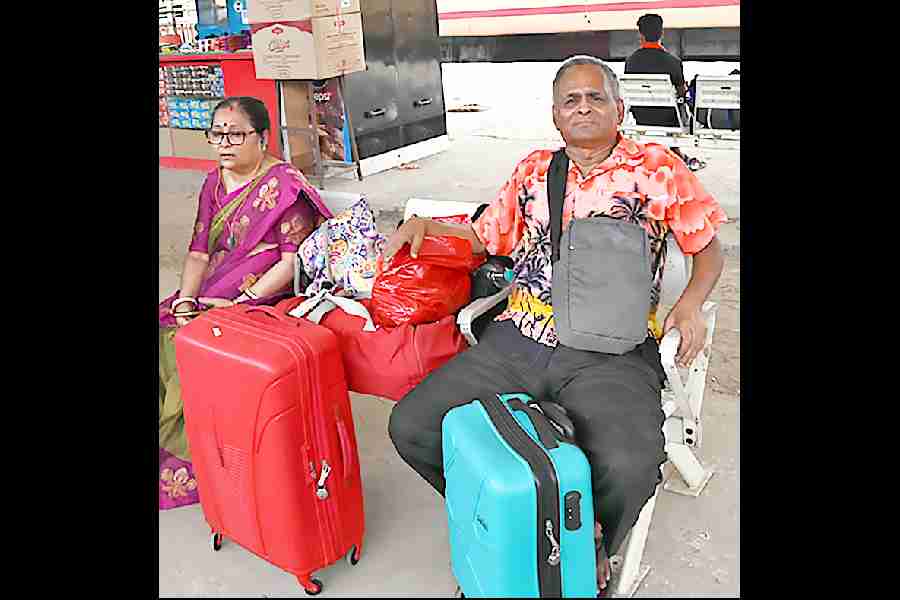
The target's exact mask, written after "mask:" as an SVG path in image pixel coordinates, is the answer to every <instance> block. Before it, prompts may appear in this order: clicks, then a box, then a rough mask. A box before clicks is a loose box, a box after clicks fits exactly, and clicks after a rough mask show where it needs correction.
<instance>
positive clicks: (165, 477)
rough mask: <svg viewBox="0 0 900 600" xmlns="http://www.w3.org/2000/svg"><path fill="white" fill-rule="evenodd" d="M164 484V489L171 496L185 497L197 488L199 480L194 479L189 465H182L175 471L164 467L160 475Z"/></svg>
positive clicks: (162, 486) (173, 497)
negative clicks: (190, 473) (189, 471)
mask: <svg viewBox="0 0 900 600" xmlns="http://www.w3.org/2000/svg"><path fill="white" fill-rule="evenodd" d="M159 479H160V481H161V482H162V485H161V486H160V487H161V488H162V491H164V492H166V493H167V494H168V495H169V498H172V499H175V498H183V497H185V496H187V495H188V492H192V491H194V490H196V489H197V480H196V479H192V478H191V477H190V475H188V470H187V467H181V468H180V469H178V470H177V471H175V472H174V473H173V472H172V469H168V468H167V469H163V471H162V473H161V474H160V477H159Z"/></svg>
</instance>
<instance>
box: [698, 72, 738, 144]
mask: <svg viewBox="0 0 900 600" xmlns="http://www.w3.org/2000/svg"><path fill="white" fill-rule="evenodd" d="M696 93H697V98H696V100H694V113H695V115H700V114H701V110H704V109H705V111H706V114H705V116H706V118H705V119H694V128H693V133H694V136H695V137H696V139H697V146H699V147H701V148H728V149H737V150H739V149H740V147H741V132H740V130H731V129H722V128H716V127H713V125H712V122H711V118H712V111H713V110H740V109H741V76H740V75H718V76H714V75H698V76H697V92H696Z"/></svg>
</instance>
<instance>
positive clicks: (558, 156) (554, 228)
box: [547, 148, 569, 263]
mask: <svg viewBox="0 0 900 600" xmlns="http://www.w3.org/2000/svg"><path fill="white" fill-rule="evenodd" d="M568 178H569V157H568V156H567V155H566V149H565V148H560V149H559V150H557V151H556V152H554V153H553V158H552V159H551V160H550V167H549V168H548V169H547V202H548V203H549V205H550V245H551V247H552V249H553V250H552V251H553V254H552V258H551V260H552V262H554V263H555V262H556V261H558V260H559V238H561V237H562V211H563V202H565V198H566V181H567V180H568Z"/></svg>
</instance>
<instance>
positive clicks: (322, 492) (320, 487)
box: [316, 460, 331, 500]
mask: <svg viewBox="0 0 900 600" xmlns="http://www.w3.org/2000/svg"><path fill="white" fill-rule="evenodd" d="M330 473H331V467H329V466H328V463H327V462H325V461H324V460H323V461H322V474H321V475H320V476H319V481H318V482H317V483H316V496H318V498H319V500H325V499H326V498H328V490H327V489H325V480H326V479H328V475H329V474H330Z"/></svg>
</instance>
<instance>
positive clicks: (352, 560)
mask: <svg viewBox="0 0 900 600" xmlns="http://www.w3.org/2000/svg"><path fill="white" fill-rule="evenodd" d="M344 558H346V560H347V564H349V565H350V566H351V567H352V566H354V565H355V564H356V563H358V562H359V554H357V552H356V546H355V545H353V546H351V547H350V551H349V552H347V556H346V557H344Z"/></svg>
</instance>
